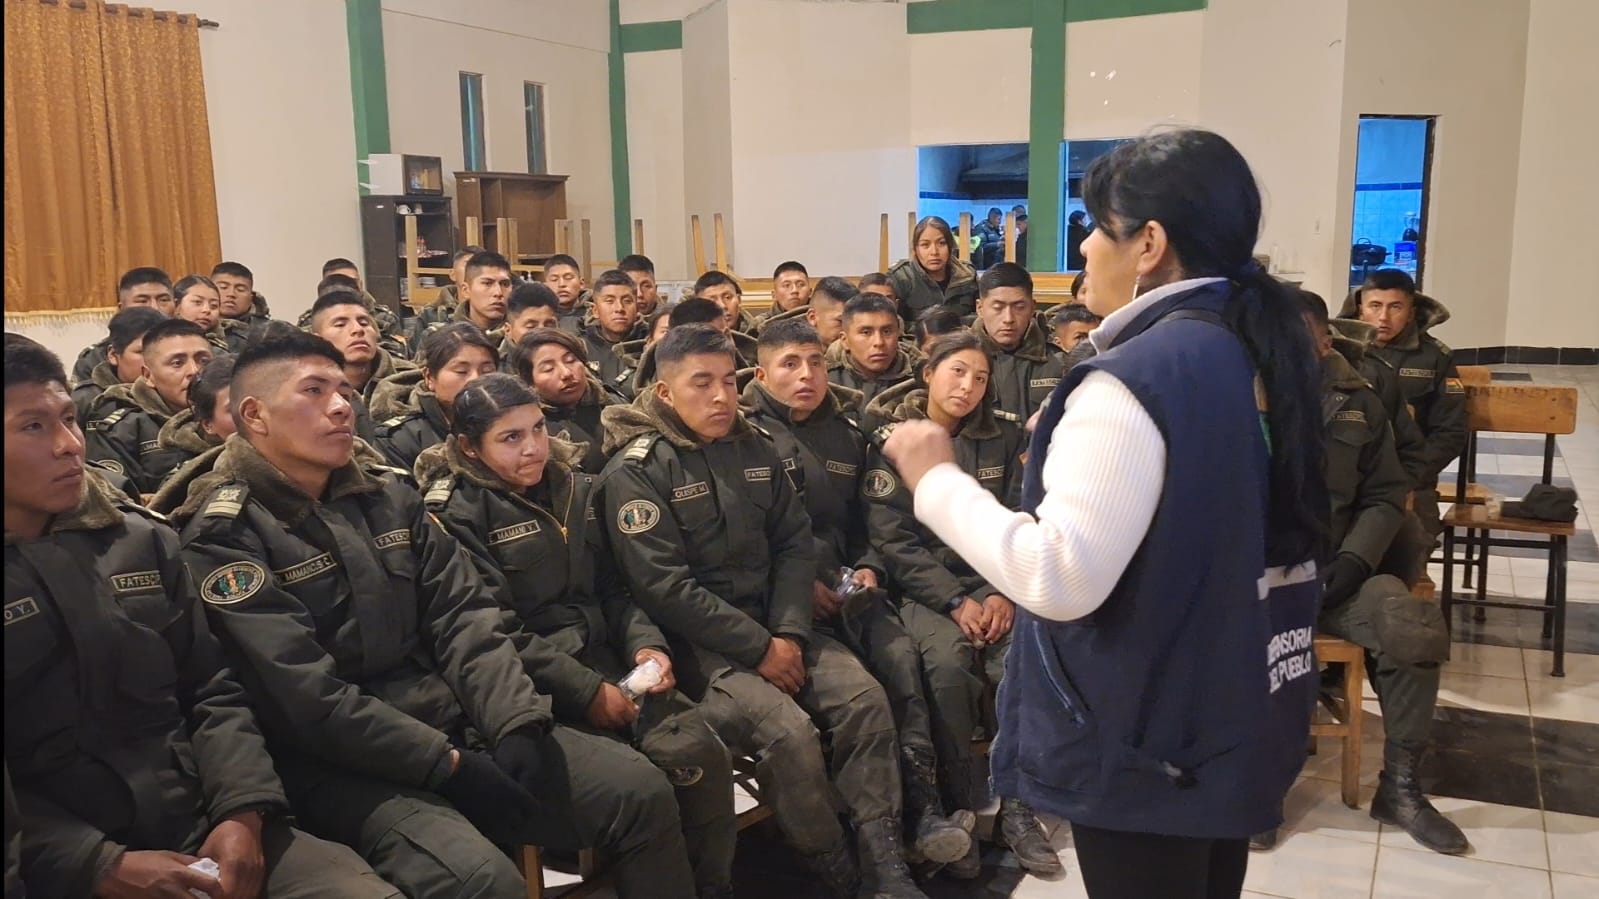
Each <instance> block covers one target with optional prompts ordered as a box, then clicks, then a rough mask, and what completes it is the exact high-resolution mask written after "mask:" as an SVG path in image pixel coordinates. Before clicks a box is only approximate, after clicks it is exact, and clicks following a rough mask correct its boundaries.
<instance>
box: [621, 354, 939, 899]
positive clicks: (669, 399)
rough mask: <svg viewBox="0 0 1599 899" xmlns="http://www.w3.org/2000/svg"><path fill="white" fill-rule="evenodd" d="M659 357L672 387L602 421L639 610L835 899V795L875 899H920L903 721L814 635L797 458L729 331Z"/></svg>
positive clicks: (846, 860)
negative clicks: (907, 837) (828, 759)
mask: <svg viewBox="0 0 1599 899" xmlns="http://www.w3.org/2000/svg"><path fill="white" fill-rule="evenodd" d="M654 349H655V350H656V351H657V352H656V359H657V360H658V361H659V363H660V366H661V371H660V374H661V380H660V381H659V382H657V384H656V386H655V387H654V388H652V389H650V390H647V391H644V392H643V393H641V394H640V395H639V397H638V399H637V400H635V401H634V402H633V404H632V405H629V406H613V407H611V408H610V409H608V410H606V412H605V414H604V422H605V426H606V445H607V448H608V449H609V448H619V451H618V452H616V455H614V456H613V457H612V459H611V462H610V464H609V465H608V466H607V467H606V470H605V474H604V476H603V478H602V484H601V495H602V497H603V501H602V507H601V508H602V509H603V512H602V513H601V514H602V516H603V518H604V520H605V523H606V526H607V527H609V528H610V529H611V530H612V550H613V552H614V553H615V556H616V562H617V564H618V565H619V566H620V567H621V569H622V571H623V572H624V574H625V576H626V578H627V581H628V587H629V589H630V591H631V592H632V595H633V599H634V601H635V602H637V603H638V604H639V605H640V607H642V608H643V609H644V611H645V612H646V613H647V614H649V616H650V618H651V619H652V620H653V621H655V623H656V624H658V625H659V626H660V627H661V628H662V630H664V631H665V632H666V634H667V636H668V638H669V639H670V640H671V642H672V650H673V655H674V657H675V658H676V659H677V663H678V664H677V677H678V681H679V683H681V684H682V685H683V689H684V691H685V692H686V693H688V694H689V696H691V697H693V698H695V699H697V700H698V701H699V702H700V704H701V705H700V707H701V709H702V710H703V711H704V713H705V716H706V718H707V719H709V720H710V722H711V725H712V727H714V728H715V729H716V731H717V733H718V734H719V735H720V736H721V737H722V739H723V740H724V741H725V742H726V743H727V744H728V745H729V746H730V747H731V748H732V749H733V750H734V751H736V752H739V753H745V754H750V755H753V756H755V758H756V759H757V766H758V767H757V770H758V774H759V777H760V779H761V782H762V783H763V784H764V785H765V786H766V789H767V791H768V793H769V795H768V799H769V801H770V802H771V803H772V807H773V812H774V814H775V816H776V819H777V822H778V826H779V827H781V828H782V830H783V832H784V835H785V836H786V837H787V838H788V840H789V842H790V843H791V844H792V845H793V846H794V848H795V849H796V851H798V853H799V854H800V855H801V856H802V858H803V859H804V860H805V862H806V863H807V865H808V866H809V867H810V868H811V870H812V871H813V872H814V873H815V874H816V875H817V876H818V877H819V878H821V879H822V880H823V882H824V883H826V884H828V885H829V886H830V887H831V889H833V890H834V891H835V892H840V893H842V892H844V891H846V890H849V889H850V888H851V887H852V886H853V880H854V876H853V869H854V864H853V862H852V861H851V859H850V854H849V852H848V850H847V848H846V846H845V843H844V833H843V831H842V830H841V829H840V827H839V823H838V818H837V817H836V815H835V812H834V809H833V806H832V803H831V802H830V800H829V791H828V790H827V789H825V787H824V786H823V785H824V784H826V783H829V782H831V783H832V784H833V785H834V786H836V787H837V788H838V792H839V794H841V795H842V797H843V800H844V803H845V805H846V806H847V807H848V810H849V814H850V819H851V821H852V822H853V823H854V825H855V829H856V834H857V837H858V842H859V849H860V858H861V862H860V867H861V871H862V874H863V875H864V878H863V895H867V896H874V895H879V894H880V895H882V896H889V897H894V899H901V897H903V899H920V897H921V896H922V894H921V892H920V891H918V890H917V889H916V888H915V886H914V885H913V884H912V883H911V882H910V878H909V872H908V871H907V869H906V867H905V862H904V860H903V858H902V853H901V849H900V845H899V831H900V779H899V764H898V754H899V750H898V747H897V745H896V741H895V733H894V718H893V713H892V711H891V710H890V708H889V704H888V699H887V696H886V695H885V694H884V692H883V688H882V687H881V686H880V685H879V684H878V683H877V681H875V680H874V679H873V678H872V676H871V675H870V674H869V673H867V671H866V669H865V668H864V667H863V666H862V664H861V662H860V660H859V659H857V658H856V657H855V656H854V655H853V654H852V653H850V652H849V650H847V649H845V648H844V647H843V646H841V645H839V644H838V643H837V642H835V641H834V640H832V639H830V638H828V637H825V636H823V635H821V634H817V633H813V631H812V629H811V617H812V605H811V597H812V589H811V585H812V583H813V581H814V579H815V576H816V559H815V554H814V548H813V543H812V537H811V529H810V521H809V520H808V519H807V517H806V514H805V509H804V506H803V505H802V504H801V501H800V498H799V496H798V495H797V493H796V491H795V489H794V485H793V483H792V482H791V481H790V480H789V478H788V476H787V475H786V474H785V473H784V471H783V463H782V459H780V458H779V457H778V455H777V453H776V451H775V450H774V449H773V448H772V445H771V443H770V442H769V441H768V440H767V439H766V438H764V437H762V436H761V435H760V434H759V433H758V432H756V431H755V430H754V429H753V428H751V427H750V425H749V423H748V422H746V421H745V420H744V418H743V416H741V415H739V412H738V396H737V391H736V388H735V386H734V368H733V351H732V347H731V346H730V345H729V342H728V340H727V338H726V336H725V335H723V334H721V333H720V332H718V331H717V330H716V329H715V328H714V327H713V326H710V325H682V326H679V327H675V328H673V329H672V330H670V331H668V332H667V334H666V336H665V337H663V338H661V340H660V342H659V343H657V344H656V345H655V347H654ZM811 716H815V719H816V722H817V723H816V724H812V720H811ZM817 726H820V727H822V728H824V729H826V731H827V732H828V734H829V737H830V743H831V746H832V769H833V770H832V776H831V777H828V775H827V773H826V771H825V768H824V762H823V756H822V749H821V744H820V742H819V741H818V738H817V733H816V727H817ZM873 890H875V891H876V893H874V892H872V891H873Z"/></svg>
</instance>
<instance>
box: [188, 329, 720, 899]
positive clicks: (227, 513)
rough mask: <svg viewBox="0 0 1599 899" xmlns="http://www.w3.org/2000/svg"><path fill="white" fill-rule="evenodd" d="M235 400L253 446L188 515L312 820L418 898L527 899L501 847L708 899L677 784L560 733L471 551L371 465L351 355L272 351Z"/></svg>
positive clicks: (571, 733) (211, 596)
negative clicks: (688, 842)
mask: <svg viewBox="0 0 1599 899" xmlns="http://www.w3.org/2000/svg"><path fill="white" fill-rule="evenodd" d="M450 327H452V328H454V327H470V326H469V325H452V326H450ZM446 331H448V329H446ZM231 392H232V404H233V413H234V417H235V419H236V420H237V423H238V433H237V434H235V436H234V437H233V438H232V439H230V440H229V441H228V443H227V445H226V446H225V447H224V448H223V449H222V451H221V452H220V453H219V454H218V455H217V456H216V457H215V458H214V459H212V467H211V469H210V471H209V472H207V473H206V474H205V475H204V476H202V477H199V478H197V479H196V480H195V481H194V483H193V484H191V486H190V489H189V493H188V499H187V501H186V502H185V503H184V504H183V506H182V507H181V508H179V509H178V510H177V512H176V514H175V516H174V520H176V521H178V522H179V523H180V524H181V525H182V526H183V558H184V561H185V563H186V564H187V566H188V568H189V570H190V571H191V572H192V573H193V575H194V577H195V579H196V582H197V583H198V584H199V590H200V598H201V599H202V600H204V601H205V602H206V604H207V606H206V608H207V612H208V617H209V620H210V622H211V624H212V626H213V627H214V628H215V629H216V630H217V633H218V634H219V636H220V637H221V638H222V641H223V643H224V645H225V646H227V647H228V649H229V650H230V654H231V657H232V658H234V659H236V660H237V661H238V665H239V675H240V678H241V680H242V681H243V683H244V685H245V687H246V689H247V690H248V691H249V693H250V695H251V698H252V700H253V702H254V705H255V708H256V710H257V715H258V717H259V719H260V721H261V727H262V731H263V732H264V733H265V735H266V738H267V741H268V745H269V746H271V748H272V753H273V760H274V761H275V763H276V766H277V770H278V773H279V775H280V776H281V777H282V779H283V784H284V787H285V788H286V790H287V792H288V796H289V799H290V802H291V804H292V806H293V808H294V812H295V815H296V816H297V819H298V820H299V821H300V822H301V824H302V826H304V827H305V828H306V829H307V830H309V831H311V832H312V833H315V834H317V835H318V836H321V837H323V838H325V839H331V840H335V841H337V842H340V843H344V844H346V845H348V846H351V847H352V848H355V849H356V850H357V851H358V852H360V853H361V854H362V855H363V856H364V857H365V858H366V859H367V861H368V862H369V863H370V864H372V866H373V867H374V868H375V869H377V871H378V872H379V874H381V875H382V876H383V877H384V878H385V879H386V880H388V881H389V882H391V883H393V884H394V885H395V886H397V887H399V888H400V889H402V890H403V891H405V893H406V895H409V896H463V897H476V896H494V897H505V899H511V897H520V896H522V895H524V890H525V887H524V885H523V881H522V878H521V876H520V875H519V874H518V873H517V870H516V867H515V865H513V864H512V862H511V860H510V859H509V858H508V857H507V856H506V854H505V853H504V852H503V851H502V850H501V849H500V848H499V846H500V845H509V846H515V845H517V844H520V843H534V844H537V845H541V846H550V847H554V848H560V849H569V850H576V849H578V848H580V847H590V846H592V847H597V848H599V849H601V850H603V851H605V852H606V853H607V854H608V855H609V856H610V857H612V858H614V859H615V861H616V865H617V867H616V870H617V876H618V885H619V890H620V893H621V895H623V896H630V897H643V896H651V897H654V896H670V897H691V896H693V895H694V887H693V879H692V875H691V873H690V871H689V868H688V863H687V861H686V860H685V850H684V844H683V835H682V830H681V827H680V825H679V823H678V819H677V808H676V803H675V801H674V799H673V797H672V792H671V788H670V786H669V785H668V784H667V782H666V779H665V777H664V775H662V774H661V773H660V772H659V771H658V770H656V769H655V768H654V767H653V766H652V765H650V764H649V763H648V762H647V761H646V760H645V759H643V758H642V757H641V756H639V755H638V754H637V753H634V752H632V751H631V750H629V749H627V748H626V747H624V746H620V745H618V744H617V743H616V742H614V741H612V740H609V739H607V738H604V737H597V736H590V735H587V734H582V733H579V732H577V731H575V730H573V729H571V728H567V727H563V726H553V727H552V721H551V707H550V700H549V698H548V697H546V696H541V695H540V694H538V693H537V692H536V690H535V687H534V684H533V682H532V681H531V680H530V679H529V678H528V676H527V674H526V673H525V671H524V669H523V664H522V660H521V659H520V658H519V657H518V655H517V652H516V646H515V645H514V644H513V643H512V641H511V639H510V637H509V636H508V634H507V632H506V630H505V628H504V626H503V624H502V612H501V609H500V606H499V602H498V597H497V596H496V594H495V591H494V590H493V589H491V588H490V587H489V586H488V585H487V584H486V583H485V582H484V581H483V579H482V577H481V576H480V575H479V574H478V572H477V570H476V569H475V568H474V566H473V563H472V561H471V559H470V557H469V556H468V555H467V554H466V553H465V552H464V551H463V550H462V549H461V546H460V544H459V543H458V542H457V541H456V540H455V539H454V538H453V537H451V536H449V535H448V534H446V533H445V532H444V531H443V530H442V529H441V528H440V527H439V526H438V524H437V523H436V522H435V521H434V519H433V517H432V515H431V514H430V513H429V512H428V510H427V508H426V507H425V506H424V504H423V500H422V496H421V495H420V494H419V493H417V492H416V490H414V489H413V488H411V487H410V486H408V485H407V484H406V483H404V482H403V481H402V480H400V479H399V478H397V477H396V476H395V472H394V471H393V470H392V469H387V468H384V467H381V466H370V465H362V464H360V463H357V462H355V461H353V459H352V451H353V447H354V445H355V439H356V438H355V437H354V430H353V427H352V425H353V421H352V414H351V409H350V404H349V402H348V400H347V399H346V397H347V396H348V394H349V393H350V385H349V383H348V382H347V381H346V380H345V378H344V360H343V359H342V358H341V357H340V356H339V353H338V351H337V350H335V349H333V347H332V345H330V344H329V343H328V342H327V341H325V340H322V339H321V338H319V337H315V336H313V335H310V334H305V333H295V332H290V333H286V334H283V335H282V336H274V337H273V338H271V339H268V340H263V341H260V342H257V343H253V344H252V345H251V346H250V347H248V348H247V349H246V350H245V352H244V353H242V354H241V355H240V357H239V360H238V363H237V366H236V367H235V370H234V378H233V384H232V391H231Z"/></svg>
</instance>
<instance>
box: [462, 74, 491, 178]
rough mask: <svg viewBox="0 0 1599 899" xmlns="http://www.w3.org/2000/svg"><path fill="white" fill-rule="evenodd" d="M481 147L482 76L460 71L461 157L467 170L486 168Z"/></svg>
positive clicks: (485, 154)
mask: <svg viewBox="0 0 1599 899" xmlns="http://www.w3.org/2000/svg"><path fill="white" fill-rule="evenodd" d="M487 155H488V154H487V153H486V152H485V151H484V149H483V76H482V75H479V74H477V73H475V72H462V73H461V159H462V161H463V162H464V163H465V165H466V170H467V171H469V172H482V171H487V170H488V160H487V159H486V158H485V157H486V156H487Z"/></svg>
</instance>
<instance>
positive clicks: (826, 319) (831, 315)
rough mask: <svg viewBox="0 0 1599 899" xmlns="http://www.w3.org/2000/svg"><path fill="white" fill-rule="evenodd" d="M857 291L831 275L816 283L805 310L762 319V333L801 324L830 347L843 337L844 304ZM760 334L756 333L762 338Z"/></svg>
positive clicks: (796, 308)
mask: <svg viewBox="0 0 1599 899" xmlns="http://www.w3.org/2000/svg"><path fill="white" fill-rule="evenodd" d="M857 293H858V291H857V290H856V289H855V285H853V284H851V283H849V282H848V281H846V280H844V279H843V278H839V277H836V276H832V275H829V276H828V277H826V278H823V279H822V280H820V281H818V282H816V287H815V288H814V289H812V290H811V294H810V300H809V302H807V303H806V304H805V305H803V306H795V307H794V308H792V309H790V310H788V311H787V312H780V311H777V309H776V307H773V313H775V314H773V313H768V314H767V315H763V316H761V319H760V330H765V329H766V328H768V327H770V326H771V325H773V324H776V323H777V322H780V321H790V320H798V321H803V322H806V323H807V324H809V325H810V326H811V327H812V328H813V329H815V331H816V333H817V334H818V335H820V336H821V338H822V345H823V346H830V345H831V344H832V343H833V341H835V340H837V339H838V338H839V337H840V336H842V335H843V333H844V304H845V303H848V302H849V301H850V300H852V299H854V298H855V295H856V294H857ZM759 334H760V331H757V332H756V336H759Z"/></svg>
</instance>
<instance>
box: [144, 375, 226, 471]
mask: <svg viewBox="0 0 1599 899" xmlns="http://www.w3.org/2000/svg"><path fill="white" fill-rule="evenodd" d="M234 358H235V357H234V356H232V355H230V354H227V353H223V354H222V355H219V356H217V357H216V358H214V359H212V360H211V361H210V362H207V363H206V366H205V368H203V369H201V370H200V374H199V375H197V376H195V379H194V381H193V383H191V384H190V385H189V406H188V408H186V409H184V410H183V411H182V412H179V413H178V414H177V415H174V416H172V417H171V418H169V419H167V423H166V424H164V425H162V426H161V432H160V433H159V434H158V435H156V442H158V443H160V444H161V448H162V449H164V450H171V451H173V452H176V453H181V454H182V457H183V461H182V462H179V463H178V466H176V467H174V469H173V470H174V471H176V470H177V467H181V466H182V465H184V464H186V463H187V462H188V461H189V460H191V459H194V458H195V457H197V456H200V455H202V454H204V453H205V452H206V451H207V450H210V449H212V448H214V447H218V446H221V445H222V441H224V440H226V439H227V437H228V435H229V434H232V433H233V414H232V412H231V411H229V409H228V383H229V382H230V381H232V380H233V362H234ZM168 477H169V478H170V477H171V475H168ZM164 480H165V479H163V483H164Z"/></svg>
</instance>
